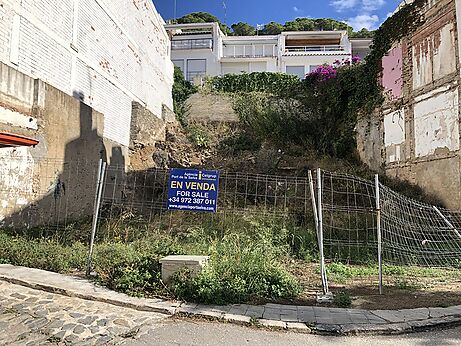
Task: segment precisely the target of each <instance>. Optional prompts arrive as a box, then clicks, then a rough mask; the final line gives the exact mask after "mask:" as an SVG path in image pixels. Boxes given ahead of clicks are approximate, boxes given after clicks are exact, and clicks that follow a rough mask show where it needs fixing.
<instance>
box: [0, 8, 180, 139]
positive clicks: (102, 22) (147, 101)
mask: <svg viewBox="0 0 461 346" xmlns="http://www.w3.org/2000/svg"><path fill="white" fill-rule="evenodd" d="M0 5H1V6H0V61H2V62H4V63H6V64H8V65H10V66H13V67H15V68H17V69H18V70H19V71H21V72H23V73H25V74H27V75H30V76H32V77H33V78H39V79H41V80H43V81H45V82H47V83H49V84H51V85H52V86H54V87H56V88H58V89H60V90H62V91H64V92H65V93H67V94H69V95H79V96H81V98H82V100H83V102H85V103H86V104H88V105H89V106H91V107H93V108H94V109H95V110H97V111H99V112H101V113H103V114H104V137H106V138H108V139H111V140H113V141H115V142H117V143H120V144H122V145H125V146H128V144H129V139H130V138H129V136H130V135H129V133H130V123H131V103H132V101H137V102H139V103H141V104H143V105H145V106H146V107H147V108H148V109H149V110H150V111H152V112H153V113H154V114H155V115H157V116H158V117H160V116H161V114H162V105H163V104H165V105H166V106H167V107H169V108H170V109H172V107H173V105H172V103H173V101H172V96H171V87H172V84H173V64H172V63H171V60H170V55H169V50H170V47H169V39H168V36H167V33H166V31H165V30H164V28H163V24H164V23H163V21H162V19H161V18H160V16H159V15H158V13H157V12H156V10H155V7H154V5H153V4H152V2H150V1H144V0H142V1H141V0H133V1H124V0H110V1H109V0H42V1H35V0H22V1H20V0H0Z"/></svg>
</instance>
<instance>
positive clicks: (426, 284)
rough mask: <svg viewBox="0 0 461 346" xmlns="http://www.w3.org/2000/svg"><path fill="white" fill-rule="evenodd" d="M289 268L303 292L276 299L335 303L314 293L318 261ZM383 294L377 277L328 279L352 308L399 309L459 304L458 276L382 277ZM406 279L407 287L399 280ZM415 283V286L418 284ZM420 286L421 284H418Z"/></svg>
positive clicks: (293, 302)
mask: <svg viewBox="0 0 461 346" xmlns="http://www.w3.org/2000/svg"><path fill="white" fill-rule="evenodd" d="M288 270H289V271H290V272H291V273H292V274H293V275H294V276H295V277H296V278H297V279H298V280H299V281H300V283H301V286H302V293H301V294H300V295H299V297H298V298H297V299H295V300H291V301H279V303H284V304H291V305H317V306H336V305H335V304H334V303H333V304H325V303H322V304H319V303H317V301H316V297H317V294H318V293H320V292H321V291H322V285H321V280H320V274H319V265H318V264H315V263H306V262H304V261H296V262H292V263H290V264H289V265H288ZM383 281H384V287H383V294H382V295H380V294H379V288H378V277H377V276H370V277H360V278H354V279H350V280H347V281H346V282H344V283H336V282H334V281H332V280H331V279H330V281H329V288H330V291H332V292H333V293H337V292H341V291H345V292H347V293H348V294H349V295H350V297H351V299H352V305H351V308H355V309H370V310H375V309H383V310H399V309H413V308H423V307H448V306H453V305H460V304H461V278H460V277H459V274H458V275H453V276H452V277H450V276H447V277H442V278H441V277H437V278H434V277H409V276H405V277H384V279H383ZM401 282H405V283H406V284H405V285H406V286H407V287H401V285H399V283H401ZM417 287H418V288H417ZM420 287H421V288H420Z"/></svg>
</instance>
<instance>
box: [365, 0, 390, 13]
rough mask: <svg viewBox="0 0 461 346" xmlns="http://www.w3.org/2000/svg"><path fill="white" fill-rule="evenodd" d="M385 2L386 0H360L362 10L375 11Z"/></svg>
mask: <svg viewBox="0 0 461 346" xmlns="http://www.w3.org/2000/svg"><path fill="white" fill-rule="evenodd" d="M385 4H386V0H362V8H361V10H362V11H365V12H368V11H375V10H377V9H380V8H381V7H383V6H384V5H385Z"/></svg>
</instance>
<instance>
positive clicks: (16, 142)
mask: <svg viewBox="0 0 461 346" xmlns="http://www.w3.org/2000/svg"><path fill="white" fill-rule="evenodd" d="M37 144H38V141H37V140H35V139H33V138H28V137H24V136H18V135H13V134H11V133H4V132H0V147H20V146H25V147H30V146H35V145H37Z"/></svg>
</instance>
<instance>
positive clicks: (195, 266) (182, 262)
mask: <svg viewBox="0 0 461 346" xmlns="http://www.w3.org/2000/svg"><path fill="white" fill-rule="evenodd" d="M209 259H210V257H209V256H185V255H179V256H176V255H175V256H167V257H164V258H162V259H161V260H160V261H159V262H160V264H161V265H162V280H163V282H165V283H169V281H170V278H171V276H172V275H173V274H174V273H176V272H177V271H179V270H181V269H184V268H186V269H189V270H190V272H191V276H192V277H195V276H197V275H198V274H199V273H200V272H201V271H202V270H203V268H204V267H205V266H206V265H207V263H208V260H209Z"/></svg>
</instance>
